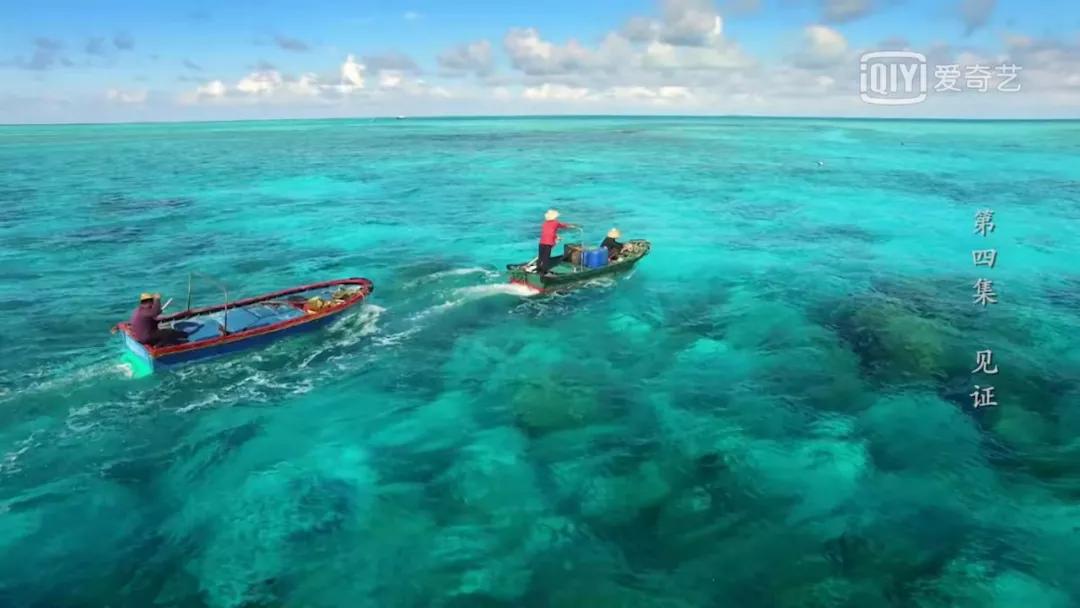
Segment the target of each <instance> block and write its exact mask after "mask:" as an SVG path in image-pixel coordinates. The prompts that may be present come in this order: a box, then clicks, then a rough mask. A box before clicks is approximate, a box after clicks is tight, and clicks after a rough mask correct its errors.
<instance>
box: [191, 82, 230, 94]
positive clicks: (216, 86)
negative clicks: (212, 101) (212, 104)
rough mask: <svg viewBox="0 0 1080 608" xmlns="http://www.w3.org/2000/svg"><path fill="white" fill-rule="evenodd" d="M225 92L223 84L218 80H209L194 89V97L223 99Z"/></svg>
mask: <svg viewBox="0 0 1080 608" xmlns="http://www.w3.org/2000/svg"><path fill="white" fill-rule="evenodd" d="M226 92H227V88H226V86H225V83H224V82H221V81H220V80H211V81H210V82H208V83H206V84H203V85H199V86H198V87H197V88H196V89H195V96H196V97H224V96H225V93H226Z"/></svg>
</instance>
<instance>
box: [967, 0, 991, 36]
mask: <svg viewBox="0 0 1080 608" xmlns="http://www.w3.org/2000/svg"><path fill="white" fill-rule="evenodd" d="M996 5H997V0H961V2H960V18H961V19H963V21H964V25H965V26H966V27H967V30H966V33H967V34H971V33H972V32H974V31H975V30H977V29H979V28H980V27H982V26H984V25H986V22H987V21H989V20H990V15H991V14H992V13H993V12H994V8H995V6H996Z"/></svg>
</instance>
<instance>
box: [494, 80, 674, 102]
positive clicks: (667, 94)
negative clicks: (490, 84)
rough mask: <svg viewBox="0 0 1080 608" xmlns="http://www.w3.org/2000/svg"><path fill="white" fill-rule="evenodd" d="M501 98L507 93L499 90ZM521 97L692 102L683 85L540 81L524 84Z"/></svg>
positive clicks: (537, 99) (537, 100)
mask: <svg viewBox="0 0 1080 608" xmlns="http://www.w3.org/2000/svg"><path fill="white" fill-rule="evenodd" d="M502 92H503V97H506V95H507V94H508V93H507V91H506V89H503V91H502ZM521 98H522V99H525V100H527V101H536V102H554V103H565V102H571V103H574V102H584V103H587V104H605V103H613V104H615V105H619V106H621V105H626V104H630V105H646V106H676V105H679V104H685V103H688V102H689V103H692V102H694V101H695V95H694V94H693V93H692V92H691V91H690V89H688V88H686V87H679V86H660V87H646V86H614V87H606V88H600V89H591V88H589V87H579V86H570V85H565V84H558V83H544V84H541V85H537V86H532V87H526V88H525V89H523V90H522V91H521Z"/></svg>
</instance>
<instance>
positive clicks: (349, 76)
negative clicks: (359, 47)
mask: <svg viewBox="0 0 1080 608" xmlns="http://www.w3.org/2000/svg"><path fill="white" fill-rule="evenodd" d="M341 84H343V85H346V86H351V87H356V88H363V86H364V65H363V64H362V63H359V62H357V61H356V58H355V57H353V56H352V55H349V56H348V57H346V58H345V63H342V64H341Z"/></svg>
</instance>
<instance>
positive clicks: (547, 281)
mask: <svg viewBox="0 0 1080 608" xmlns="http://www.w3.org/2000/svg"><path fill="white" fill-rule="evenodd" d="M574 245H576V243H571V244H570V245H569V246H574ZM650 248H651V244H650V243H649V241H646V240H640V239H638V240H632V241H627V242H626V243H625V245H624V247H623V255H622V256H620V257H619V258H618V259H617V260H614V261H611V262H608V263H607V264H606V265H604V266H601V267H599V268H584V267H582V266H578V265H575V264H572V263H571V262H570V261H569V260H566V259H565V256H564V259H563V260H562V261H560V262H559V263H558V264H556V265H555V266H554V267H552V268H551V269H550V270H549V271H548V273H547V274H545V275H543V276H541V275H539V274H537V273H536V270H535V268H536V266H535V264H536V260H532V261H529V262H524V263H521V264H507V265H506V269H507V270H509V271H510V282H511V283H516V284H518V285H525V286H527V287H529V288H532V289H535V290H536V291H538V292H542V291H551V290H555V289H559V288H563V287H569V286H572V285H576V284H579V283H583V282H585V281H588V280H590V279H595V278H597V277H602V276H606V275H610V274H615V273H618V272H623V271H626V270H629V269H631V268H633V267H634V265H635V264H637V263H638V262H639V261H641V259H642V258H644V257H645V256H646V255H648V254H649V250H650Z"/></svg>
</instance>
